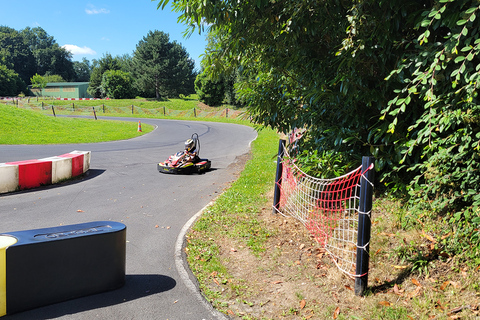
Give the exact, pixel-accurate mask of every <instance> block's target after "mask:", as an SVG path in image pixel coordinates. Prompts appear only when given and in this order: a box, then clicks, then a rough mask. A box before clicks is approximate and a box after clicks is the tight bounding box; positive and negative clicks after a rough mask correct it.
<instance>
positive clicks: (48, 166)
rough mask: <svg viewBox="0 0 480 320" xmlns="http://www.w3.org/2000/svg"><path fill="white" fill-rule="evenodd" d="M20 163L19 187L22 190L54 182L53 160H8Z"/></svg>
mask: <svg viewBox="0 0 480 320" xmlns="http://www.w3.org/2000/svg"><path fill="white" fill-rule="evenodd" d="M7 164H13V165H18V187H19V189H20V190H24V189H30V188H36V187H39V186H41V185H48V184H51V183H52V162H51V161H41V160H25V161H14V162H7Z"/></svg>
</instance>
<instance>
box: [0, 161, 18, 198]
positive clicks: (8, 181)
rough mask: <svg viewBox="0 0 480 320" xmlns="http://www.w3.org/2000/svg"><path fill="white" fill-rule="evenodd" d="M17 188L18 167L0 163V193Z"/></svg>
mask: <svg viewBox="0 0 480 320" xmlns="http://www.w3.org/2000/svg"><path fill="white" fill-rule="evenodd" d="M17 188H18V165H13V164H6V163H0V193H6V192H12V191H15V190H17Z"/></svg>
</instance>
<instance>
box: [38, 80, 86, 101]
mask: <svg viewBox="0 0 480 320" xmlns="http://www.w3.org/2000/svg"><path fill="white" fill-rule="evenodd" d="M87 88H88V82H58V83H48V84H47V86H46V87H45V88H43V89H42V92H41V95H42V96H44V97H56V98H91V97H92V96H91V95H89V94H88V92H87ZM31 91H32V92H33V94H34V95H40V90H38V89H31Z"/></svg>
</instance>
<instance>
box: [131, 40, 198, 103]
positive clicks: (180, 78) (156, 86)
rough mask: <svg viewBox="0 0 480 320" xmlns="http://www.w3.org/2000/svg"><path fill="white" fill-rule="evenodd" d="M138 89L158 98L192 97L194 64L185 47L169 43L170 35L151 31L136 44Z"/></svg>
mask: <svg viewBox="0 0 480 320" xmlns="http://www.w3.org/2000/svg"><path fill="white" fill-rule="evenodd" d="M133 67H134V70H135V74H134V76H135V78H136V80H137V88H138V90H139V91H141V92H144V93H146V94H147V95H148V96H154V97H156V98H157V99H158V98H160V97H161V96H163V97H168V96H178V95H180V94H190V93H192V91H191V89H192V87H193V82H194V80H195V78H194V68H195V64H194V62H193V60H192V59H190V58H189V55H188V53H187V51H186V49H185V48H184V47H182V46H181V45H180V44H178V43H176V42H173V43H172V42H170V39H169V36H168V34H166V33H164V32H162V31H153V32H152V31H150V32H149V33H148V34H147V36H145V37H143V39H142V40H141V41H140V42H139V43H138V44H137V47H136V50H135V52H134V55H133Z"/></svg>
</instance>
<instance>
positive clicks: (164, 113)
mask: <svg viewBox="0 0 480 320" xmlns="http://www.w3.org/2000/svg"><path fill="white" fill-rule="evenodd" d="M163 115H164V116H165V115H166V112H165V106H163Z"/></svg>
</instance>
